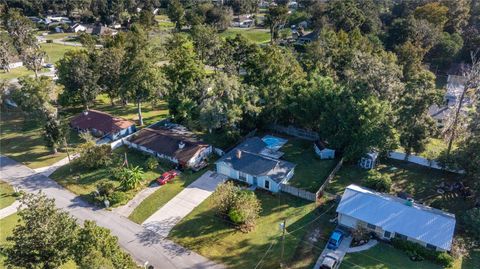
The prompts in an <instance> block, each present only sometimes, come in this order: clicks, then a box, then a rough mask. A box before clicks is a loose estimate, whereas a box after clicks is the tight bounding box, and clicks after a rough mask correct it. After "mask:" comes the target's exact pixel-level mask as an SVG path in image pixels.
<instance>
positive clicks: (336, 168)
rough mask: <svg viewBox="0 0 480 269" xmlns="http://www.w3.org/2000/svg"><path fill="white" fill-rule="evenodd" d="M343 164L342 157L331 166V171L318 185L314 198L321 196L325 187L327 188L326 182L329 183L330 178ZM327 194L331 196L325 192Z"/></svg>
mask: <svg viewBox="0 0 480 269" xmlns="http://www.w3.org/2000/svg"><path fill="white" fill-rule="evenodd" d="M342 165H343V157H342V158H341V159H340V161H339V162H338V163H337V165H335V168H333V170H332V172H330V174H329V175H328V177H327V179H326V180H325V182H323V184H322V186H320V188H319V189H318V191H317V192H316V193H315V197H316V198H320V197H322V196H323V195H324V194H325V189H326V188H327V186H328V184H330V182H331V181H332V179H333V178H334V177H335V175H336V174H337V172H338V170H340V168H341V167H342ZM327 195H329V196H332V195H331V194H327Z"/></svg>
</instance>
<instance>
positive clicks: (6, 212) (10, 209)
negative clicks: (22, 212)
mask: <svg viewBox="0 0 480 269" xmlns="http://www.w3.org/2000/svg"><path fill="white" fill-rule="evenodd" d="M18 206H20V202H19V201H15V202H13V204H11V205H9V206H7V207H5V208H2V209H0V219H3V218H6V217H8V216H10V215H12V214H15V213H16V212H17V209H18Z"/></svg>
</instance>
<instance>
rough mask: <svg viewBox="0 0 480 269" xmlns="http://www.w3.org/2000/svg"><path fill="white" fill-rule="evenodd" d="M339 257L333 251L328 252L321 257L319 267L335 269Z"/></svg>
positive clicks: (321, 268) (338, 263)
mask: <svg viewBox="0 0 480 269" xmlns="http://www.w3.org/2000/svg"><path fill="white" fill-rule="evenodd" d="M339 260H340V259H339V257H338V256H337V255H335V253H329V254H327V255H326V256H325V258H323V261H322V264H321V265H320V269H337V268H338V266H339V265H340V262H339Z"/></svg>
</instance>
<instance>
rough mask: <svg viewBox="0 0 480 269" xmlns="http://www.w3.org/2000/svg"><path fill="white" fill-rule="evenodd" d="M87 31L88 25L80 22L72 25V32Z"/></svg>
mask: <svg viewBox="0 0 480 269" xmlns="http://www.w3.org/2000/svg"><path fill="white" fill-rule="evenodd" d="M86 31H87V27H85V26H83V25H81V24H79V23H75V24H74V25H72V26H71V27H70V32H72V33H78V32H86Z"/></svg>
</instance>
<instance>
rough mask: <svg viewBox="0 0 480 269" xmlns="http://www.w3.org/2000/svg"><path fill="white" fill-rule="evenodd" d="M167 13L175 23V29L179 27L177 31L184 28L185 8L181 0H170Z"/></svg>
mask: <svg viewBox="0 0 480 269" xmlns="http://www.w3.org/2000/svg"><path fill="white" fill-rule="evenodd" d="M167 15H168V18H169V19H170V20H171V21H172V22H174V23H175V29H177V31H180V30H182V27H183V25H184V24H185V9H184V8H183V5H182V3H181V2H180V0H172V1H170V3H169V4H168V8H167Z"/></svg>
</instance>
